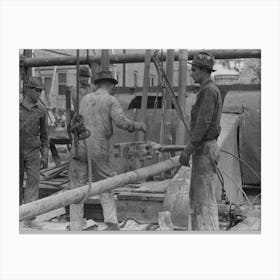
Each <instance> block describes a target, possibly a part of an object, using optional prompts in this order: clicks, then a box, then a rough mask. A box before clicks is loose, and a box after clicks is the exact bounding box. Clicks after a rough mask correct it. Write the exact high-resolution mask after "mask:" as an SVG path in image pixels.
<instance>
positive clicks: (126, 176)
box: [19, 156, 180, 221]
mask: <svg viewBox="0 0 280 280" xmlns="http://www.w3.org/2000/svg"><path fill="white" fill-rule="evenodd" d="M179 166H180V163H179V157H178V156H177V157H173V158H170V159H168V160H166V161H162V162H159V163H156V164H153V165H150V166H147V167H143V168H140V169H136V170H135V171H130V172H127V173H123V174H120V175H117V176H114V177H111V178H108V179H105V180H102V181H98V182H93V183H92V186H91V190H90V192H89V196H94V195H98V194H100V193H103V192H106V191H109V190H113V189H116V188H118V187H121V186H123V185H127V184H134V183H136V182H138V181H140V180H143V179H146V178H148V177H150V176H154V175H157V174H160V173H162V172H165V171H168V170H172V169H174V168H176V167H179ZM87 194H88V185H85V186H82V187H79V188H75V189H71V190H67V191H64V192H60V193H58V194H54V195H51V196H48V197H46V198H43V199H39V200H36V201H34V202H31V203H27V204H23V205H21V206H20V207H19V219H20V221H22V220H25V219H29V218H34V217H36V216H38V215H41V214H43V213H46V212H49V211H51V210H54V209H58V208H60V207H64V206H67V205H70V204H73V203H78V202H80V201H81V200H82V199H83V198H84V197H85V196H87Z"/></svg>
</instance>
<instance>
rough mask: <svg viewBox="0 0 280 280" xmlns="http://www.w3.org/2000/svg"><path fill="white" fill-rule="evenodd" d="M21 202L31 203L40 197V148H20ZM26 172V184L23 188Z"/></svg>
mask: <svg viewBox="0 0 280 280" xmlns="http://www.w3.org/2000/svg"><path fill="white" fill-rule="evenodd" d="M20 150H21V151H20V159H19V162H20V167H19V169H20V178H19V203H20V204H22V203H29V202H32V201H35V200H37V199H39V182H40V150H39V149H35V150H25V149H20ZM24 172H26V175H27V176H26V184H25V188H23V180H24Z"/></svg>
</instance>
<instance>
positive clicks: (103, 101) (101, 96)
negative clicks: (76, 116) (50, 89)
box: [80, 88, 134, 144]
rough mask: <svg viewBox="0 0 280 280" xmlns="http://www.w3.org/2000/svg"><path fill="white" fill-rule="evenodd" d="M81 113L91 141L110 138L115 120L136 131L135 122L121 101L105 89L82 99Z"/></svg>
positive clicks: (129, 129) (99, 141)
mask: <svg viewBox="0 0 280 280" xmlns="http://www.w3.org/2000/svg"><path fill="white" fill-rule="evenodd" d="M80 114H81V115H82V116H83V117H84V120H85V126H86V128H87V129H89V130H90V132H91V135H90V137H89V138H88V142H89V143H90V142H96V144H98V143H100V144H102V142H104V140H105V141H106V140H109V138H110V137H111V136H112V135H113V122H114V123H115V125H116V126H117V127H119V128H121V129H125V130H128V131H134V122H133V121H131V120H130V119H128V118H127V117H126V116H125V114H124V112H123V110H122V107H121V105H120V103H119V101H118V100H117V99H116V98H115V97H114V96H112V95H110V94H109V93H108V92H107V91H106V90H105V89H101V88H99V89H98V90H97V91H95V92H93V93H89V94H87V95H86V96H85V97H84V98H83V99H82V101H81V104H80Z"/></svg>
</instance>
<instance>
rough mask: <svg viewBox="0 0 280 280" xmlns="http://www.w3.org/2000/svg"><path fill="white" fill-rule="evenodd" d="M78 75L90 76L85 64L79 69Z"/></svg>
mask: <svg viewBox="0 0 280 280" xmlns="http://www.w3.org/2000/svg"><path fill="white" fill-rule="evenodd" d="M79 75H80V76H84V77H90V71H89V68H88V67H87V66H81V67H80V69H79Z"/></svg>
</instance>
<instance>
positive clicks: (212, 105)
mask: <svg viewBox="0 0 280 280" xmlns="http://www.w3.org/2000/svg"><path fill="white" fill-rule="evenodd" d="M221 113H222V98H221V93H220V90H219V89H218V87H217V86H216V85H215V84H214V82H213V81H212V80H211V79H209V80H207V81H206V82H205V83H203V84H202V85H201V88H200V91H199V93H198V95H197V99H196V103H195V104H194V105H193V107H192V111H191V129H190V133H191V139H190V142H191V144H192V145H193V146H194V147H199V146H200V145H201V144H202V142H204V141H207V140H213V139H217V138H218V136H219V135H220V132H221V126H220V120H221Z"/></svg>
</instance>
